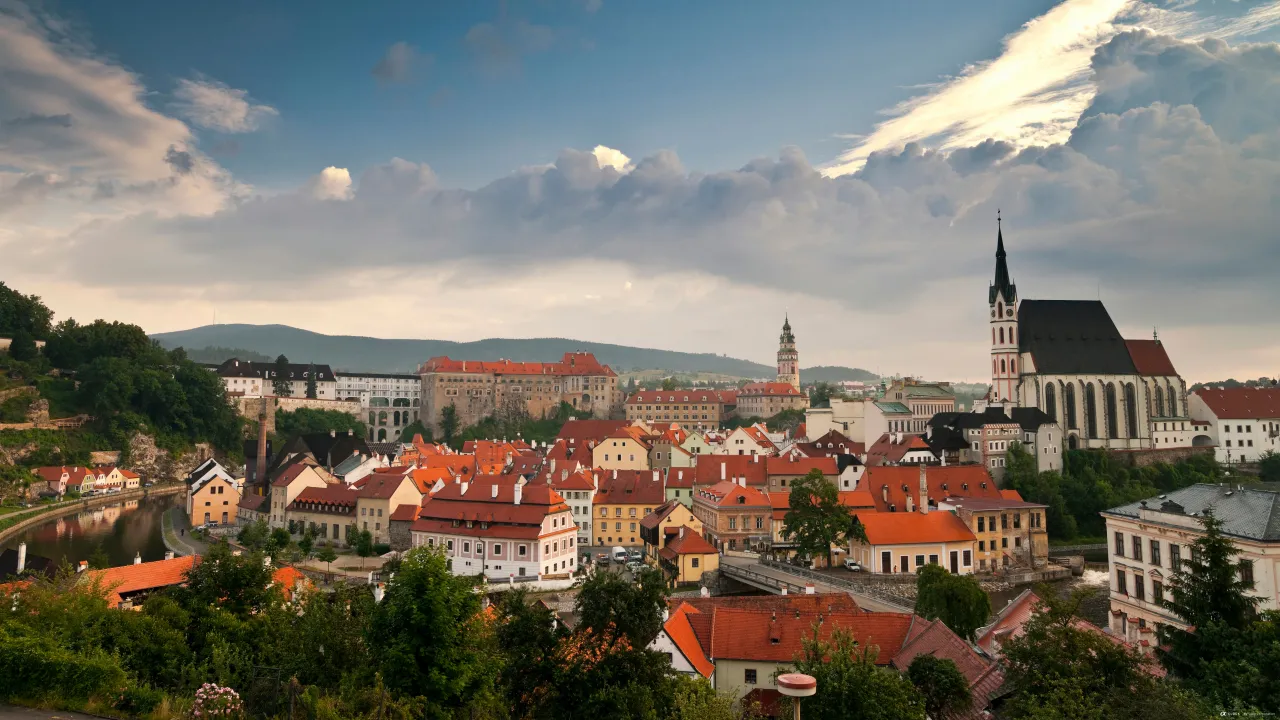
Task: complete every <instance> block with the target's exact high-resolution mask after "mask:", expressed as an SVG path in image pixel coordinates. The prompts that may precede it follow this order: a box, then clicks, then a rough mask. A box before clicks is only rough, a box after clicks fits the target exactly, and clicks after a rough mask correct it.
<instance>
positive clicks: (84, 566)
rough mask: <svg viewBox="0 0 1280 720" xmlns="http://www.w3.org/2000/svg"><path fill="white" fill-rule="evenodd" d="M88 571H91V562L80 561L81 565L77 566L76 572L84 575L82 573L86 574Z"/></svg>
mask: <svg viewBox="0 0 1280 720" xmlns="http://www.w3.org/2000/svg"><path fill="white" fill-rule="evenodd" d="M88 569H89V561H88V560H81V561H80V564H79V565H76V572H78V573H82V572H84V571H85V570H88Z"/></svg>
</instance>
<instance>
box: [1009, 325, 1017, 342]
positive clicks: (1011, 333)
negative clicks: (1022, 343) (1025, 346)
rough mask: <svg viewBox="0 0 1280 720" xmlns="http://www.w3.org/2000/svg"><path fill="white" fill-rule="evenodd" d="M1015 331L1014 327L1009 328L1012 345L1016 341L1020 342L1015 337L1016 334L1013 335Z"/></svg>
mask: <svg viewBox="0 0 1280 720" xmlns="http://www.w3.org/2000/svg"><path fill="white" fill-rule="evenodd" d="M1014 332H1015V331H1014V329H1013V328H1009V344H1010V345H1013V344H1014V343H1016V342H1018V341H1017V340H1016V339H1015V338H1014V335H1013V333H1014Z"/></svg>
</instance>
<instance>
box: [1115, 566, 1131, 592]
mask: <svg viewBox="0 0 1280 720" xmlns="http://www.w3.org/2000/svg"><path fill="white" fill-rule="evenodd" d="M1126 577H1128V576H1127V575H1125V573H1124V571H1123V570H1117V571H1116V592H1118V593H1120V594H1121V595H1128V594H1129V588H1128V586H1127V585H1126V584H1125V578H1126Z"/></svg>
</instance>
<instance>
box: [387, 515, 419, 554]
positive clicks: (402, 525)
mask: <svg viewBox="0 0 1280 720" xmlns="http://www.w3.org/2000/svg"><path fill="white" fill-rule="evenodd" d="M412 525H413V523H412V522H409V521H408V520H392V521H391V522H389V523H387V533H388V534H389V536H390V538H389V539H390V540H391V549H392V550H395V551H397V552H404V551H405V550H408V549H409V548H410V547H412V546H413V534H412V533H411V532H409V528H410V527H411V526H412Z"/></svg>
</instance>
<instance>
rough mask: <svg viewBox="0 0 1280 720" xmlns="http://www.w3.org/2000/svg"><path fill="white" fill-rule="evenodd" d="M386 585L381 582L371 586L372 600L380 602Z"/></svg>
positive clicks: (384, 594)
mask: <svg viewBox="0 0 1280 720" xmlns="http://www.w3.org/2000/svg"><path fill="white" fill-rule="evenodd" d="M386 594H387V587H386V585H384V584H382V583H378V584H377V585H375V586H374V587H373V601H374V602H382V598H384V597H386Z"/></svg>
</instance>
